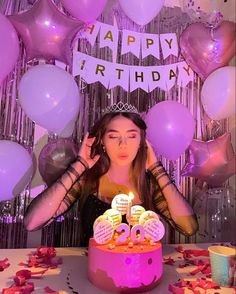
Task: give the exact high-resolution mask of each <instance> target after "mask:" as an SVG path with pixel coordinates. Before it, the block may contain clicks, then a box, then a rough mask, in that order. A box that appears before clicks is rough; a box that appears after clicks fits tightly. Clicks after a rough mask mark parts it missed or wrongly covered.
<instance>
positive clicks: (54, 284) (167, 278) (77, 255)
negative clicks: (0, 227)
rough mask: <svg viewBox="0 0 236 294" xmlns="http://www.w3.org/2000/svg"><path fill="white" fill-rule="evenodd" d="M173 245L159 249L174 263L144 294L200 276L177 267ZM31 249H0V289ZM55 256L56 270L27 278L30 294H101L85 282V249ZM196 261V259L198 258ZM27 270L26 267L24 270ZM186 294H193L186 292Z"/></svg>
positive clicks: (229, 292) (210, 293) (162, 293)
mask: <svg viewBox="0 0 236 294" xmlns="http://www.w3.org/2000/svg"><path fill="white" fill-rule="evenodd" d="M209 245H210V244H183V245H182V246H183V247H184V249H207V247H208V246H209ZM177 246H178V244H177V245H164V246H163V257H164V258H169V257H170V258H172V259H173V260H174V261H175V262H174V264H173V265H168V264H164V274H163V278H162V280H161V283H160V284H159V285H158V287H157V288H155V289H154V290H152V291H150V292H148V293H150V294H151V293H156V294H168V293H170V292H169V290H168V285H169V284H174V283H175V282H177V281H178V280H179V279H183V278H185V279H188V280H192V279H196V278H199V277H204V275H203V274H202V273H198V274H197V275H194V276H192V275H190V272H191V271H192V270H194V269H195V268H196V266H194V265H191V266H187V267H183V268H179V267H178V266H179V264H180V263H182V264H183V262H184V261H183V259H182V257H183V255H182V254H180V253H178V252H177V251H176V250H175V248H176V247H177ZM31 251H35V249H1V250H0V260H3V259H4V258H6V257H7V258H8V259H9V263H10V266H9V267H8V268H6V269H5V270H4V271H2V272H0V289H1V290H2V289H3V288H5V287H9V286H10V285H12V284H13V277H14V276H15V273H16V272H17V271H19V270H21V269H24V267H23V266H19V263H20V262H26V261H27V259H28V254H29V253H30V252H31ZM56 252H57V257H62V259H63V263H62V264H61V265H59V266H58V268H56V269H49V270H48V271H47V272H46V273H45V274H44V275H43V278H41V279H30V280H29V281H30V282H33V283H34V285H35V291H34V292H33V293H38V294H43V293H45V291H44V288H45V287H46V286H49V287H50V288H52V289H53V290H55V291H58V293H60V294H65V293H74V294H75V293H79V294H105V293H108V292H105V291H103V290H100V289H98V288H96V287H94V286H93V285H92V284H91V283H90V282H89V281H88V279H87V274H86V270H87V257H86V256H85V250H84V249H82V248H56ZM198 258H200V257H198ZM201 259H203V260H204V259H205V260H206V259H208V258H207V257H201ZM28 269H29V268H28ZM30 269H31V270H32V271H39V270H41V269H33V268H30ZM185 293H186V294H190V293H193V292H192V291H190V290H188V289H186V290H185ZM203 293H206V294H214V293H222V294H233V293H235V290H234V289H229V288H223V287H222V288H221V289H220V290H213V289H212V290H207V291H206V292H203Z"/></svg>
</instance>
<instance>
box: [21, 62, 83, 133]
mask: <svg viewBox="0 0 236 294" xmlns="http://www.w3.org/2000/svg"><path fill="white" fill-rule="evenodd" d="M19 101H20V104H21V107H22V108H23V110H24V111H25V113H26V114H27V115H28V116H29V118H30V119H32V120H33V121H35V122H36V123H37V124H38V125H40V126H42V127H44V128H46V129H47V130H48V131H49V132H53V133H56V134H58V135H60V136H62V137H69V136H71V134H72V132H73V129H74V124H75V121H76V119H77V116H78V112H79V105H80V95H79V89H78V86H77V84H76V82H75V80H74V78H73V77H72V76H71V75H70V74H69V73H68V72H66V71H65V70H63V69H61V68H60V67H57V66H55V65H49V64H42V65H36V66H33V67H31V68H30V69H29V70H28V71H27V72H26V73H25V74H24V75H23V77H22V79H21V81H20V84H19Z"/></svg>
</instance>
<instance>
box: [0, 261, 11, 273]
mask: <svg viewBox="0 0 236 294" xmlns="http://www.w3.org/2000/svg"><path fill="white" fill-rule="evenodd" d="M9 266H10V263H9V262H8V258H7V257H6V258H4V259H3V260H0V272H2V271H4V269H6V268H8V267H9Z"/></svg>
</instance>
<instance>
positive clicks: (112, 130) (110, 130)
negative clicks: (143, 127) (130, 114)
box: [107, 129, 138, 133]
mask: <svg viewBox="0 0 236 294" xmlns="http://www.w3.org/2000/svg"><path fill="white" fill-rule="evenodd" d="M112 132H113V133H119V131H117V130H115V129H108V130H107V133H112ZM126 132H127V133H131V132H136V133H138V130H136V129H130V130H127V131H126Z"/></svg>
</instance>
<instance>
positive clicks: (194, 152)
mask: <svg viewBox="0 0 236 294" xmlns="http://www.w3.org/2000/svg"><path fill="white" fill-rule="evenodd" d="M188 154H189V156H188V160H187V161H186V164H185V166H184V167H183V170H182V171H181V175H182V176H190V177H195V178H198V179H200V180H202V181H205V182H207V183H208V184H209V185H210V186H212V187H220V186H221V185H222V183H224V182H225V181H226V180H227V179H228V178H229V177H230V176H232V175H233V174H235V171H236V170H235V159H236V156H235V154H234V149H233V146H232V144H231V136H230V133H225V134H224V135H222V136H220V137H218V138H216V139H214V140H210V141H207V142H203V141H200V140H193V142H192V143H191V145H190V147H189V150H188Z"/></svg>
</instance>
